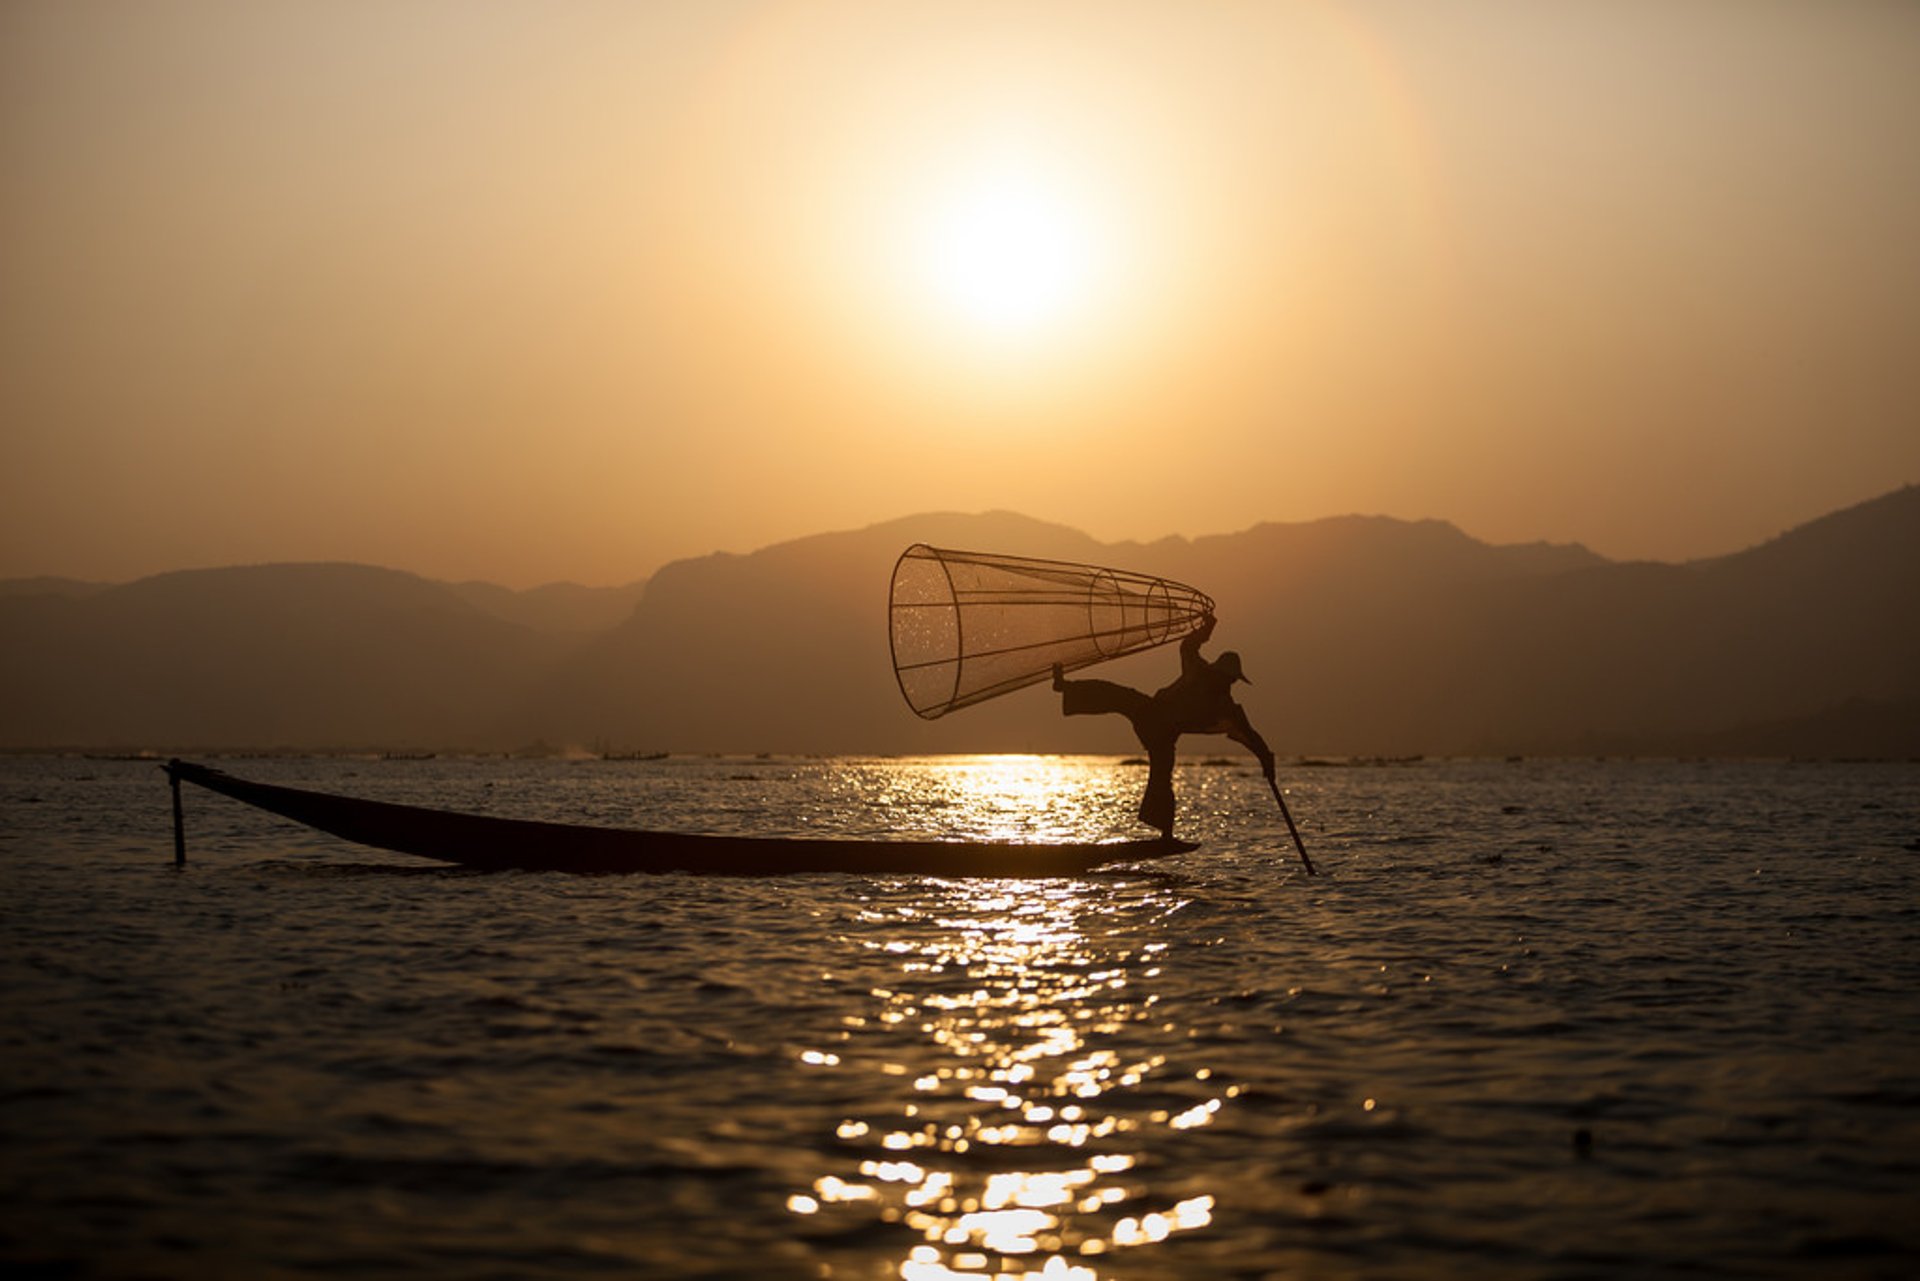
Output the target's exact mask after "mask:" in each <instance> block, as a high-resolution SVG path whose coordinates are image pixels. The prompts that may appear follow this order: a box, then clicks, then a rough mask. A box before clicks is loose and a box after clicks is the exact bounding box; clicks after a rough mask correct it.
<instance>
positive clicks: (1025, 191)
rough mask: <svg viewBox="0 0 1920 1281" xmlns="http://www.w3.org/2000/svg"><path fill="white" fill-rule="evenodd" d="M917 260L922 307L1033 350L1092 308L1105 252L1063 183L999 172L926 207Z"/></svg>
mask: <svg viewBox="0 0 1920 1281" xmlns="http://www.w3.org/2000/svg"><path fill="white" fill-rule="evenodd" d="M918 223H919V231H920V234H919V238H918V239H919V243H918V245H917V246H916V249H915V252H914V257H915V259H916V260H917V262H918V264H919V271H918V273H917V274H918V275H919V276H920V278H921V284H922V286H923V287H924V288H925V290H926V292H927V295H928V297H929V300H930V301H931V302H932V304H933V305H934V306H935V308H936V309H937V310H939V311H940V312H941V313H942V314H944V315H945V316H946V317H947V318H948V319H949V320H951V321H954V322H957V323H959V324H960V325H962V326H964V327H965V328H966V329H968V330H970V331H972V332H974V333H976V334H978V335H980V336H983V337H986V338H993V339H1000V340H1007V341H1019V342H1031V341H1034V340H1036V339H1039V338H1041V337H1044V336H1047V335H1049V334H1055V333H1058V332H1060V331H1062V330H1063V329H1066V328H1069V327H1070V326H1071V325H1072V324H1073V322H1074V321H1076V320H1077V319H1079V318H1081V317H1082V316H1083V315H1084V314H1085V313H1086V312H1087V311H1088V310H1089V309H1090V307H1091V303H1092V297H1093V294H1094V292H1095V290H1096V289H1097V287H1098V284H1099V275H1100V266H1101V262H1100V260H1101V256H1102V248H1103V247H1102V244H1101V238H1100V236H1099V234H1098V226H1099V223H1098V220H1097V218H1096V217H1095V216H1094V212H1093V210H1091V209H1090V208H1088V207H1086V205H1085V203H1084V202H1083V201H1081V200H1077V199H1076V198H1075V196H1074V193H1073V192H1072V191H1071V190H1070V189H1069V188H1068V187H1067V186H1066V185H1065V184H1064V183H1062V182H1060V181H1057V180H1054V179H1052V178H1050V177H1049V176H1048V175H1047V174H1045V173H1041V172H1035V171H1034V170H1033V169H1031V168H1028V167H1023V166H998V167H990V168H985V169H981V170H976V171H974V172H972V173H968V174H964V175H962V176H960V177H959V178H957V179H955V180H953V181H951V182H949V183H947V184H944V185H943V186H942V187H940V188H939V189H937V190H936V192H935V193H934V194H933V195H932V196H931V197H930V198H929V199H928V201H927V205H926V207H925V209H924V210H923V211H922V213H921V215H920V218H919V219H918Z"/></svg>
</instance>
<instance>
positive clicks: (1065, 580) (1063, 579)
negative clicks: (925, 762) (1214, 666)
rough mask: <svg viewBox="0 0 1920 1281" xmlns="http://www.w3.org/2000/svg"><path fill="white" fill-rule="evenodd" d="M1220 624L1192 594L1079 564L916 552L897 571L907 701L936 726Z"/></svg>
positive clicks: (898, 653)
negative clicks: (1208, 622)
mask: <svg viewBox="0 0 1920 1281" xmlns="http://www.w3.org/2000/svg"><path fill="white" fill-rule="evenodd" d="M1212 612H1213V601H1212V599H1211V598H1210V597H1208V596H1207V595H1206V594H1205V593H1203V592H1200V591H1198V590H1196V589H1194V588H1192V587H1188V586H1187V585H1186V584H1184V583H1177V582H1174V581H1173V580H1171V579H1167V578H1160V577H1156V576H1154V575H1152V574H1139V573H1134V572H1132V571H1130V570H1124V569H1107V568H1104V567H1102V566H1099V565H1083V564H1079V563H1076V562H1073V561H1059V560H1039V559H1035V558H1032V557H1026V556H1003V555H998V554H995V553H990V552H969V551H959V550H956V549H953V548H945V547H930V546H928V545H927V544H925V543H915V544H914V545H913V546H911V547H909V548H907V550H906V551H904V552H902V553H901V554H900V559H899V560H898V561H896V562H895V563H894V567H893V581H892V584H891V587H890V590H889V593H888V640H889V642H890V644H891V647H892V653H893V672H894V676H895V678H896V679H897V680H898V681H899V683H900V693H901V695H902V696H903V697H904V698H905V699H906V700H907V706H909V707H911V708H912V709H913V710H914V713H915V714H916V715H919V716H922V717H925V718H926V719H928V720H933V719H936V718H938V717H941V716H944V715H946V714H947V713H948V712H951V711H956V710H958V709H959V708H962V707H969V706H972V705H973V704H975V703H980V702H985V701H986V700H987V699H990V698H998V697H999V696H1000V695H1002V694H1007V693H1011V692H1012V691H1014V690H1017V689H1022V688H1024V687H1026V686H1028V685H1033V684H1037V683H1038V682H1040V681H1042V680H1046V679H1048V678H1049V677H1050V675H1051V673H1052V669H1053V667H1054V666H1055V665H1056V664H1058V665H1059V666H1060V667H1061V668H1062V669H1063V670H1066V671H1072V670H1075V669H1077V668H1082V667H1089V666H1092V665H1093V664H1095V663H1103V662H1106V661H1107V660H1109V659H1114V658H1120V657H1122V656H1123V655H1126V654H1134V653H1138V652H1140V651H1141V650H1146V649H1152V648H1154V647H1155V646H1157V645H1165V644H1167V643H1168V642H1170V641H1176V640H1179V639H1180V638H1181V637H1182V636H1185V635H1186V634H1187V633H1188V632H1191V631H1192V630H1193V629H1194V628H1195V627H1198V626H1199V625H1200V621H1201V620H1202V619H1203V618H1205V617H1206V616H1207V615H1208V614H1210V613H1212Z"/></svg>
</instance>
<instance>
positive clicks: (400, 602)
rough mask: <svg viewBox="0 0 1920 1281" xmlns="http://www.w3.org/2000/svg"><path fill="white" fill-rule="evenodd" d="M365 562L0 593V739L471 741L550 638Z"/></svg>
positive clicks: (532, 668) (557, 646)
mask: <svg viewBox="0 0 1920 1281" xmlns="http://www.w3.org/2000/svg"><path fill="white" fill-rule="evenodd" d="M564 649H565V647H564V645H562V644H561V643H559V642H557V641H556V640H554V639H553V638H551V637H548V636H543V635H541V634H539V633H536V632H534V631H533V630H531V629H529V628H526V627H522V626H519V625H516V624H513V623H508V622H505V621H503V620H501V619H498V618H495V617H493V616H491V615H490V614H487V613H486V612H484V611H482V610H480V609H477V608H475V607H474V606H473V605H471V604H469V603H468V602H467V601H465V600H463V599H461V597H460V595H459V594H458V593H457V592H455V591H453V590H452V589H450V588H448V587H446V586H444V585H441V584H437V583H432V582H428V581H427V580H425V579H422V578H417V577H415V576H413V575H411V574H403V573H398V572H395V571H393V570H385V569H371V568H368V567H366V566H361V565H262V566H252V567H247V568H238V569H212V570H191V571H183V572H180V573H173V574H162V575H159V576H157V577H153V578H146V579H142V580H140V581H138V582H134V583H129V584H126V585H124V586H120V587H112V588H107V589H104V590H101V591H97V592H93V593H91V594H86V595H82V596H78V597H59V596H45V595H42V596H7V597H4V598H0V672H4V679H3V680H0V746H5V747H9V748H20V747H43V746H82V747H109V748H146V747H154V748H161V747H210V746H211V747H217V746H247V747H297V748H341V747H376V746H377V747H406V746H414V745H435V746H480V745H486V744H490V743H492V742H493V741H494V740H495V738H496V737H497V735H498V732H499V730H498V721H499V712H500V709H501V708H502V707H504V706H510V705H511V704H512V703H513V702H514V701H515V700H516V699H517V698H519V697H520V696H521V695H522V693H523V690H524V687H525V686H526V684H527V683H528V682H529V681H532V680H536V679H538V677H539V675H540V674H541V673H544V672H545V671H547V670H548V669H550V667H551V666H552V665H553V664H554V663H555V662H557V661H559V660H560V659H561V658H562V656H563V654H564Z"/></svg>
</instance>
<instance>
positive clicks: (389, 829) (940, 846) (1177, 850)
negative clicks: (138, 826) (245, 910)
mask: <svg viewBox="0 0 1920 1281" xmlns="http://www.w3.org/2000/svg"><path fill="white" fill-rule="evenodd" d="M166 768H167V774H168V776H169V777H170V779H171V780H172V782H173V788H174V842H175V856H176V858H177V859H178V860H180V861H183V862H184V861H185V857H186V852H185V849H186V847H185V836H184V833H183V829H182V823H181V810H180V804H179V798H180V790H179V789H180V784H181V783H193V784H196V785H197V786H200V787H204V788H206V789H207V790H208V791H210V792H218V793H219V794H220V795H222V796H227V797H231V798H232V799H234V800H236V801H241V802H243V803H245V804H247V805H251V806H254V807H255V808H256V809H262V810H266V811H267V812H268V813H271V814H278V815H280V816H281V817H282V818H290V819H292V820H294V821H295V822H297V823H304V824H306V825H307V826H308V827H313V828H318V829H319V830H320V831H322V832H327V833H329V834H331V835H333V836H338V837H340V838H341V839H343V840H348V841H354V842H356V843H358V844H361V845H370V846H372V847H373V848H375V849H382V850H392V851H394V852H396V853H400V854H413V855H418V856H419V857H421V858H430V859H437V860H439V861H440V862H443V863H458V864H460V865H461V866H463V867H472V868H482V869H486V870H489V871H505V870H509V869H520V870H526V871H549V872H694V873H703V874H708V875H718V876H786V875H793V874H797V873H804V872H856V873H918V874H923V875H928V876H1074V875H1078V874H1080V873H1082V872H1086V871H1089V870H1091V869H1093V868H1097V867H1104V866H1107V865H1110V864H1118V863H1133V862H1139V861H1141V860H1143V859H1155V858H1165V857H1167V856H1168V855H1170V854H1183V853H1185V852H1186V851H1188V850H1191V849H1195V848H1197V847H1196V846H1194V845H1193V844H1191V843H1190V842H1187V841H1176V840H1158V841H1124V842H1104V843H1086V844H1032V843H1028V844H1020V843H1013V842H967V841H911V840H900V841H869V840H834V839H830V838H809V837H773V836H710V835H697V834H694V833H687V832H649V831H635V830H630V829H623V828H612V827H589V826H584V825H581V824H575V823H545V822H539V821H535V820H531V819H518V818H492V817H488V816H486V815H482V814H462V813H458V812H455V811H453V810H440V809H428V808H425V807H423V806H418V805H396V804H394V803H392V802H390V801H370V800H364V799H361V798H358V797H352V796H336V795H333V794H332V793H329V792H315V791H309V790H306V789H304V788H298V787H282V786H280V785H279V784H275V783H258V782H254V781H252V780H250V779H244V778H239V777H236V776H235V775H232V774H229V773H226V772H225V771H224V770H217V769H213V768H211V767H209V766H206V765H196V764H194V763H192V762H190V761H180V760H175V761H169V762H168V763H167V767H166Z"/></svg>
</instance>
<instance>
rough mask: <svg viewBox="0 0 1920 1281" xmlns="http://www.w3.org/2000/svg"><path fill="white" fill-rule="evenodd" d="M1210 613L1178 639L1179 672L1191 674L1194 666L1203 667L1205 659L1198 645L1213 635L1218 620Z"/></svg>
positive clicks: (1205, 663) (1204, 642)
mask: <svg viewBox="0 0 1920 1281" xmlns="http://www.w3.org/2000/svg"><path fill="white" fill-rule="evenodd" d="M1219 621H1220V620H1218V619H1217V618H1215V617H1214V616H1213V615H1212V614H1208V615H1207V616H1206V617H1205V618H1203V619H1201V620H1200V626H1198V627H1196V628H1194V629H1193V630H1192V631H1190V632H1188V633H1187V634H1186V635H1185V636H1184V637H1182V638H1181V641H1180V674H1181V675H1182V676H1187V675H1191V674H1192V672H1193V671H1194V670H1195V669H1196V668H1200V667H1205V666H1206V665H1207V660H1206V659H1204V658H1202V657H1200V647H1201V646H1202V645H1204V644H1206V643H1207V641H1208V640H1210V639H1211V638H1212V636H1213V629H1214V626H1215V625H1216V624H1217V623H1218V622H1219Z"/></svg>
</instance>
